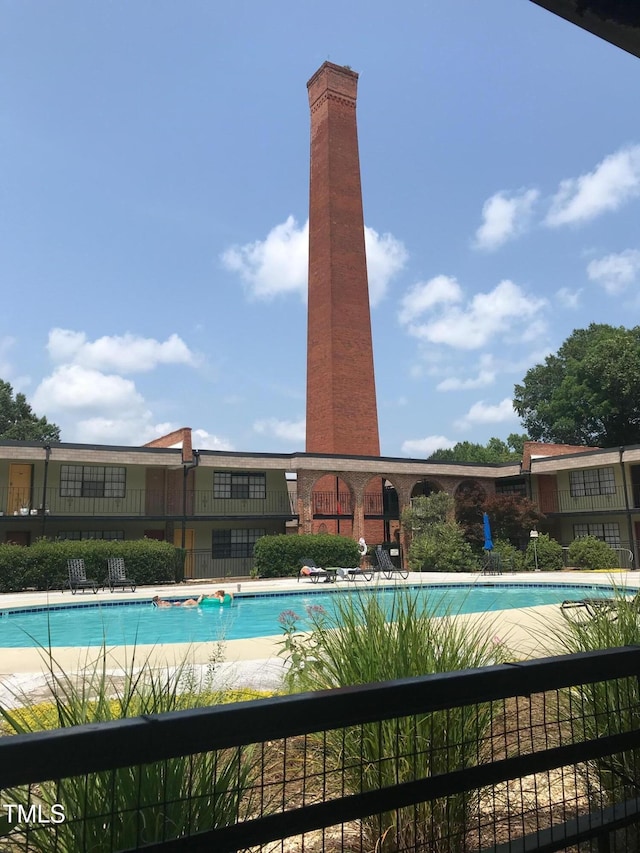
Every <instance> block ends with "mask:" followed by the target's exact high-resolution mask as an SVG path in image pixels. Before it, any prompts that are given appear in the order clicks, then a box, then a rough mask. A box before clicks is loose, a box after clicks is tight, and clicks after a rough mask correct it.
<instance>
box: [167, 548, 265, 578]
mask: <svg viewBox="0 0 640 853" xmlns="http://www.w3.org/2000/svg"><path fill="white" fill-rule="evenodd" d="M254 564H255V557H254V556H253V555H251V556H241V555H240V556H228V557H214V556H213V554H212V552H211V548H201V549H198V548H195V549H193V550H191V551H189V550H187V552H186V557H185V564H184V576H185V579H187V580H191V579H193V580H205V579H206V578H211V579H212V580H218V579H219V580H225V579H226V578H243V577H244V578H246V577H249V575H250V574H251V571H252V569H253V566H254Z"/></svg>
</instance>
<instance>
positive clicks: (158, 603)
mask: <svg viewBox="0 0 640 853" xmlns="http://www.w3.org/2000/svg"><path fill="white" fill-rule="evenodd" d="M200 598H202V596H200ZM151 603H152V604H153V606H154V607H197V606H198V604H200V599H198V600H196V599H195V598H187V599H186V600H185V601H165V600H164V598H160V596H159V595H154V597H153V598H152V599H151Z"/></svg>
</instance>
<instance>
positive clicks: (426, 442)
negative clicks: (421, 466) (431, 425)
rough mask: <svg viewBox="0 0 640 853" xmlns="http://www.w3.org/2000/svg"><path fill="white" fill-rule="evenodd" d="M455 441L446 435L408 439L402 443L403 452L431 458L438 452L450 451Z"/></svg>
mask: <svg viewBox="0 0 640 853" xmlns="http://www.w3.org/2000/svg"><path fill="white" fill-rule="evenodd" d="M454 445H455V441H451V439H449V438H447V437H446V436H444V435H428V436H426V438H415V439H408V440H407V441H404V442H403V443H402V448H401V449H402V452H403V453H408V454H409V455H410V456H415V457H417V456H431V454H432V453H434V452H435V451H436V450H448V449H449V448H451V447H453V446H454Z"/></svg>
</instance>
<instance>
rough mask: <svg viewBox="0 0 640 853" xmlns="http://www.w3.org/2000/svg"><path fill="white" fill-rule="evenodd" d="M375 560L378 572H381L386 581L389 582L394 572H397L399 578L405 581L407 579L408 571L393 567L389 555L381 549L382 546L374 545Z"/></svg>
mask: <svg viewBox="0 0 640 853" xmlns="http://www.w3.org/2000/svg"><path fill="white" fill-rule="evenodd" d="M376 560H377V561H378V571H380V572H382V574H383V575H384V576H385V578H387V580H391V577H392V575H393V573H394V572H398V574H399V575H400V577H401V578H405V579H406V578H408V577H409V571H408V569H402V568H400V569H399V568H398V567H397V566H394V565H393V562H392V561H391V555H390V554H389V552H388V551H387V550H385V549H384V548H383V547H382V545H376Z"/></svg>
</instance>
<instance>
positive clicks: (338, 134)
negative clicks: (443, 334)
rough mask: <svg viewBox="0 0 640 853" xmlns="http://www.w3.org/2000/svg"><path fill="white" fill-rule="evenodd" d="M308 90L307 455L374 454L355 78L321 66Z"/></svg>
mask: <svg viewBox="0 0 640 853" xmlns="http://www.w3.org/2000/svg"><path fill="white" fill-rule="evenodd" d="M307 89H308V91H309V106H310V108H311V180H310V198H309V308H308V331H307V442H306V449H307V452H309V453H345V454H350V455H360V456H379V455H380V440H379V437H378V413H377V407H376V389H375V377H374V370H373V347H372V343H371V317H370V312H369V287H368V282H367V261H366V255H365V246H364V218H363V213H362V188H361V184H360V161H359V157H358V131H357V127H356V96H357V89H358V75H357V74H356V73H355V72H354V71H351V70H350V69H348V68H343V67H341V66H339V65H333V64H332V63H330V62H325V63H324V65H322V67H321V68H319V69H318V71H316V73H315V74H314V75H313V77H312V78H311V79H310V80H309V82H308V83H307Z"/></svg>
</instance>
